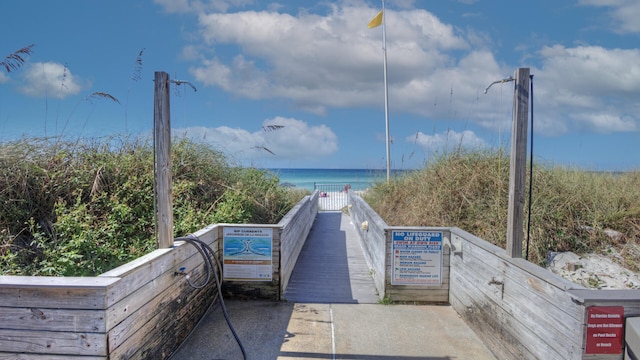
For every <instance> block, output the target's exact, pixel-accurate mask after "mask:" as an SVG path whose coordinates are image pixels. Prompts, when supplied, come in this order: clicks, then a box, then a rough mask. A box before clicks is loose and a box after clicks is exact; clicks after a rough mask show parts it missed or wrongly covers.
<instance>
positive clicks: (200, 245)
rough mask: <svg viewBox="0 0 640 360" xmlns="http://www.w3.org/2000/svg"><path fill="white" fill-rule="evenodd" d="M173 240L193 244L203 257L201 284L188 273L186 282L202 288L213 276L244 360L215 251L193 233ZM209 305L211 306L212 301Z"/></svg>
mask: <svg viewBox="0 0 640 360" xmlns="http://www.w3.org/2000/svg"><path fill="white" fill-rule="evenodd" d="M174 241H184V242H187V243H189V244H191V245H193V246H194V247H195V248H196V249H197V250H198V252H199V253H200V255H201V256H202V258H203V259H204V268H205V273H206V276H205V279H204V281H203V282H202V284H194V283H193V282H192V281H191V279H190V276H189V275H188V274H187V276H186V279H187V282H188V283H189V285H190V286H191V287H193V288H194V289H202V288H204V287H205V286H207V285H208V284H209V282H210V281H211V278H212V277H213V279H214V280H215V282H216V289H217V290H218V299H219V300H220V308H221V309H222V314H223V315H224V319H225V320H226V321H227V325H228V326H229V330H231V333H232V334H233V337H234V338H235V339H236V342H237V343H238V346H239V347H240V351H242V358H243V359H245V360H246V359H247V353H246V351H245V349H244V346H243V345H242V342H241V341H240V338H239V337H238V334H237V333H236V330H235V329H234V328H233V325H232V324H231V319H230V318H229V313H228V312H227V307H226V306H225V304H224V298H223V297H222V266H221V265H220V261H219V260H218V258H217V257H216V255H215V252H214V251H213V249H211V246H209V245H208V244H207V243H205V242H204V241H202V240H200V239H199V238H198V237H197V236H195V235H193V234H189V235H187V236H183V237H178V238H175V239H174ZM216 270H217V271H216ZM216 273H217V274H216ZM211 305H212V306H213V303H212V304H211ZM207 312H209V311H208V310H207V311H206V312H205V313H204V314H203V315H202V318H200V320H199V321H198V324H196V326H195V327H194V328H193V329H194V330H195V329H196V328H197V327H198V325H199V324H200V322H201V321H202V319H203V318H204V316H205V315H206V314H207ZM192 332H193V330H192ZM189 336H191V334H189V335H188V336H187V338H188V337H189Z"/></svg>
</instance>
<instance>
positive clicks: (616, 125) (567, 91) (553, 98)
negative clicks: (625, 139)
mask: <svg viewBox="0 0 640 360" xmlns="http://www.w3.org/2000/svg"><path fill="white" fill-rule="evenodd" d="M540 55H541V56H542V68H541V69H540V70H538V71H536V72H537V74H536V76H535V78H534V79H536V80H535V81H536V83H540V84H544V85H543V87H542V88H541V91H539V92H536V94H540V97H539V98H540V99H543V102H542V103H539V105H542V106H543V107H544V108H543V109H544V114H545V115H544V116H543V118H546V119H547V120H546V122H545V123H543V127H541V128H539V129H543V128H544V129H545V133H547V134H556V135H557V134H561V133H563V132H566V131H568V130H570V128H569V127H568V126H567V124H564V123H563V121H562V119H565V121H566V120H567V119H569V120H570V121H571V122H572V123H573V124H574V126H575V127H576V128H578V129H589V130H593V131H596V132H600V133H611V132H621V131H636V130H638V128H639V126H638V124H640V118H639V117H638V115H637V114H638V110H640V108H639V107H638V105H637V104H636V98H637V94H638V93H640V49H605V48H602V47H599V46H580V47H575V48H565V47H563V46H560V45H556V46H552V47H545V48H543V49H542V50H541V51H540ZM629 114H633V115H629ZM549 118H551V119H552V120H551V121H549ZM553 123H555V124H556V125H557V126H553Z"/></svg>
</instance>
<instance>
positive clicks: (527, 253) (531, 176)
mask: <svg viewBox="0 0 640 360" xmlns="http://www.w3.org/2000/svg"><path fill="white" fill-rule="evenodd" d="M529 79H530V80H531V84H530V88H531V150H530V151H531V152H530V154H529V214H528V215H527V252H526V255H525V260H527V261H528V260H529V236H530V235H531V198H532V196H533V75H529Z"/></svg>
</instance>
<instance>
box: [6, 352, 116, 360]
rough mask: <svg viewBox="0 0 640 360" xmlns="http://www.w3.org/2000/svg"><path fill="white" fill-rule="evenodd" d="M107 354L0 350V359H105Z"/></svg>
mask: <svg viewBox="0 0 640 360" xmlns="http://www.w3.org/2000/svg"><path fill="white" fill-rule="evenodd" d="M107 359H108V357H107V356H74V355H53V354H46V355H43V354H16V353H5V352H0V360H107Z"/></svg>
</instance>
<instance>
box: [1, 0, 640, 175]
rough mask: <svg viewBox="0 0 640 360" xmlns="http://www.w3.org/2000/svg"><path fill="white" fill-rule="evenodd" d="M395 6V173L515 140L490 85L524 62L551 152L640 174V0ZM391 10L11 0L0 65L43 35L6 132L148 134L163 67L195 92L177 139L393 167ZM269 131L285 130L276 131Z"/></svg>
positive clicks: (263, 158)
mask: <svg viewBox="0 0 640 360" xmlns="http://www.w3.org/2000/svg"><path fill="white" fill-rule="evenodd" d="M385 6H386V9H387V11H386V14H385V26H386V35H387V57H388V62H387V65H388V87H389V121H390V132H391V138H392V145H391V163H392V167H393V168H398V169H406V168H416V167H421V166H422V165H423V164H424V163H425V162H427V161H428V160H429V159H430V158H433V157H434V156H437V154H441V153H443V152H447V151H453V149H455V148H457V147H465V148H470V149H478V148H497V147H499V146H502V147H504V148H508V147H509V146H510V143H509V137H510V126H511V118H512V115H511V114H512V106H513V105H512V104H513V100H512V95H513V83H505V84H497V85H494V86H493V87H491V89H490V90H489V92H488V93H487V94H484V93H483V92H484V89H485V88H486V87H487V86H488V85H489V84H490V83H492V82H494V81H496V80H500V79H503V78H506V77H508V76H511V75H513V74H514V72H515V71H516V69H517V68H519V67H528V68H530V69H531V74H533V75H534V78H533V83H534V95H535V97H534V106H535V108H534V110H535V112H534V115H535V118H534V125H535V130H534V134H535V139H534V141H535V143H534V156H535V158H536V161H538V162H544V163H547V164H561V165H568V166H572V167H580V168H585V169H590V170H630V169H638V168H640V166H639V165H640V151H638V150H639V148H640V146H639V145H638V144H639V140H640V115H639V114H640V101H638V99H639V96H638V95H640V49H639V48H638V44H640V22H639V21H638V20H637V19H639V18H640V2H638V1H637V0H567V1H557V0H540V1H529V2H522V1H496V0H459V1H455V0H437V1H435V0H434V1H412V0H395V1H394V0H387V1H386V2H385ZM380 7H381V2H380V1H369V0H366V1H365V0H344V1H339V0H336V1H299V0H296V1H293V0H291V1H286V0H282V1H278V2H271V1H251V0H130V1H123V0H117V1H86V0H66V1H44V0H40V1H34V0H21V1H13V2H6V3H4V4H3V9H2V12H0V33H1V34H3V36H2V41H1V42H0V58H4V57H5V56H7V55H9V54H11V53H13V52H14V51H16V50H18V49H20V48H22V47H24V46H27V45H29V44H35V46H34V47H33V53H32V55H31V56H28V57H27V61H26V63H25V64H24V65H23V66H22V67H21V68H20V69H19V70H18V71H13V72H11V73H7V72H6V71H4V70H3V69H0V140H2V141H6V140H10V139H17V138H20V137H23V136H28V137H32V136H65V137H68V138H71V139H77V138H80V137H81V138H85V137H89V138H91V137H108V136H113V135H123V134H126V135H133V136H148V135H149V134H150V133H151V130H152V126H153V78H154V72H156V71H166V72H167V73H169V74H170V76H171V78H172V79H178V80H185V81H190V82H191V83H192V84H193V85H194V86H195V87H196V88H197V92H194V91H193V90H192V89H191V88H190V87H188V86H184V85H183V86H174V87H173V89H172V91H171V125H172V129H173V130H172V131H173V134H174V135H179V136H188V137H191V138H194V139H197V140H198V141H203V142H206V143H208V144H211V145H212V146H214V147H215V148H217V149H220V150H222V151H223V152H225V153H226V154H227V155H228V156H229V158H230V160H231V161H232V162H234V163H237V164H242V165H253V166H258V167H268V168H271V167H293V168H380V169H383V168H385V165H386V151H385V116H384V86H383V84H384V83H383V52H382V27H378V28H375V29H368V28H367V23H368V22H369V20H370V19H371V18H372V17H373V16H374V15H375V14H376V13H377V11H378V10H379V9H380ZM141 51H142V54H141V55H140V52H141ZM139 55H140V56H139ZM138 59H139V60H140V61H141V65H140V64H138V63H137V60H138ZM95 93H107V94H109V95H111V96H113V97H115V98H116V99H118V101H119V103H116V102H114V101H111V100H109V99H107V98H104V97H100V96H95V95H94V96H92V94H95ZM269 125H280V126H284V127H283V128H281V129H279V130H276V131H264V127H265V126H269ZM261 148H267V149H269V150H270V151H271V153H269V152H267V151H265V150H261Z"/></svg>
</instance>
